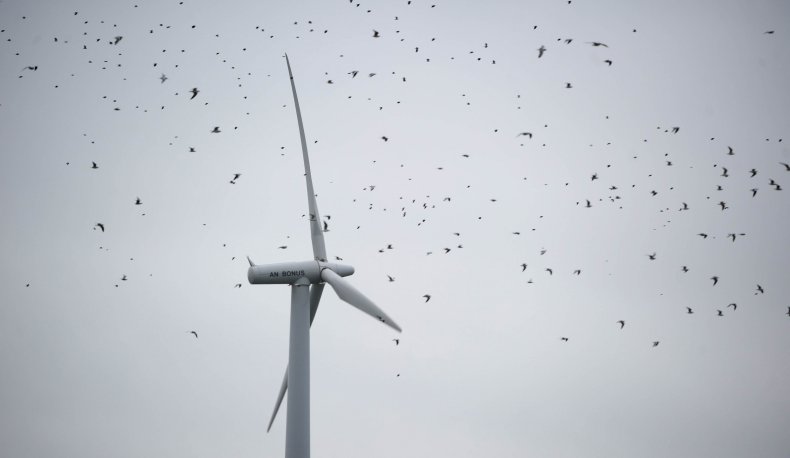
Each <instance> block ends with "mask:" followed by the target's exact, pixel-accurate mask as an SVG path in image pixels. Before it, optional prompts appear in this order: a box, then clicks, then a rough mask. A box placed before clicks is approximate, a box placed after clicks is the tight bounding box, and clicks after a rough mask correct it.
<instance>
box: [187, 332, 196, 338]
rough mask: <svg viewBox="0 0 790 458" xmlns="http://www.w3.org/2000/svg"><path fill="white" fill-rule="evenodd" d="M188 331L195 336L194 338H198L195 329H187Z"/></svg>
mask: <svg viewBox="0 0 790 458" xmlns="http://www.w3.org/2000/svg"><path fill="white" fill-rule="evenodd" d="M189 333H190V334H192V335H193V336H195V338H196V339H197V338H198V335H197V332H195V331H189Z"/></svg>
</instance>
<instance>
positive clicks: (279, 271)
mask: <svg viewBox="0 0 790 458" xmlns="http://www.w3.org/2000/svg"><path fill="white" fill-rule="evenodd" d="M324 269H330V270H332V271H333V272H334V273H336V274H338V275H339V276H341V277H347V276H349V275H352V274H353V273H354V268H353V267H352V266H349V265H347V264H337V263H334V262H322V261H298V262H278V263H274V264H254V265H251V266H250V267H249V269H247V280H249V282H250V283H251V284H253V285H261V284H269V285H271V284H281V285H282V284H285V285H292V284H294V283H296V281H297V280H299V279H300V278H302V277H304V278H306V279H307V280H308V281H309V282H310V283H311V284H316V283H322V282H323V281H324V280H323V279H322V278H321V271H322V270H324Z"/></svg>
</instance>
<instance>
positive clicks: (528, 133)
mask: <svg viewBox="0 0 790 458" xmlns="http://www.w3.org/2000/svg"><path fill="white" fill-rule="evenodd" d="M522 135H524V136H526V137H529V138H532V132H519V134H518V135H516V138H518V137H521V136H522ZM467 157H469V156H467Z"/></svg>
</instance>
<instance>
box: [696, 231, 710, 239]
mask: <svg viewBox="0 0 790 458" xmlns="http://www.w3.org/2000/svg"><path fill="white" fill-rule="evenodd" d="M697 235H699V236H700V237H702V238H703V239H706V238H708V234H706V233H704V232H700V233H699V234H697Z"/></svg>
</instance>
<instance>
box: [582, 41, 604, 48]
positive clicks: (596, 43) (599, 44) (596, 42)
mask: <svg viewBox="0 0 790 458" xmlns="http://www.w3.org/2000/svg"><path fill="white" fill-rule="evenodd" d="M587 43H588V44H591V45H593V46H603V47H604V48H608V47H609V45H607V44H605V43H601V42H599V41H588V42H587Z"/></svg>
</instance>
